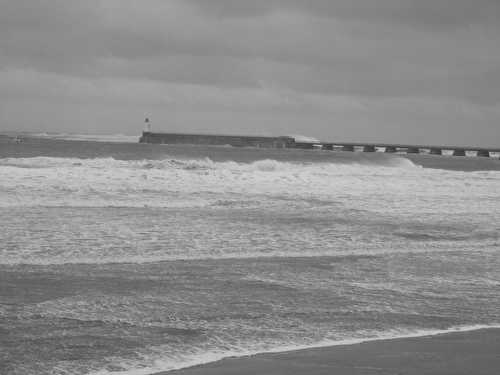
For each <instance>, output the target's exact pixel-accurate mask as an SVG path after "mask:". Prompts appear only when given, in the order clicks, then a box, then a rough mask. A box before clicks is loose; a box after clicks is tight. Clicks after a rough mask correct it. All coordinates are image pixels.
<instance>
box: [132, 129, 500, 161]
mask: <svg viewBox="0 0 500 375" xmlns="http://www.w3.org/2000/svg"><path fill="white" fill-rule="evenodd" d="M139 142H140V143H154V144H192V145H213V146H224V145H229V146H232V147H262V148H296V149H311V150H314V149H316V150H330V151H349V152H386V153H405V154H431V155H452V156H477V157H493V156H495V154H496V156H497V157H498V156H500V148H484V147H473V146H471V147H464V146H444V145H443V146H438V145H408V144H388V143H346V142H300V141H296V140H295V138H293V137H289V136H281V137H258V136H239V135H209V134H185V133H153V132H148V131H145V132H143V133H142V136H141V137H140V139H139Z"/></svg>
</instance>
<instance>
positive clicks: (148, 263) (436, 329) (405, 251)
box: [0, 134, 500, 375]
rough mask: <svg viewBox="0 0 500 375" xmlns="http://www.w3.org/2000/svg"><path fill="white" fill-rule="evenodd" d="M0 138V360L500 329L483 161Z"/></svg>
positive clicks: (149, 362)
mask: <svg viewBox="0 0 500 375" xmlns="http://www.w3.org/2000/svg"><path fill="white" fill-rule="evenodd" d="M2 139H4V140H3V141H2ZM2 139H0V373H1V374H5V375H14V374H15V375H17V374H19V375H21V374H22V375H40V374H42V375H43V374H51V375H53V374H56V375H70V374H71V375H73V374H74V375H78V374H93V375H109V374H116V375H145V374H154V373H157V372H160V371H169V370H174V369H180V368H184V367H189V366H193V365H198V364H202V363H207V362H212V361H216V360H219V359H221V358H225V357H234V356H245V355H253V354H256V353H266V352H279V351H288V350H295V349H303V348H314V347H320V346H329V345H338V344H349V343H356V342H362V341H369V340H376V339H381V338H384V339H390V338H395V337H412V336H423V335H433V334H438V333H443V332H452V331H464V330H473V329H478V328H487V327H499V326H500V160H498V158H489V159H487V158H478V157H452V156H435V155H411V156H408V157H407V156H405V155H397V154H385V153H382V152H376V153H362V152H332V151H321V150H292V149H283V150H276V149H253V148H233V147H229V146H227V147H226V146H220V147H215V146H189V145H151V144H139V143H138V142H137V141H138V137H125V136H82V135H71V134H62V135H61V134H37V135H34V134H32V135H24V136H23V137H22V139H21V140H22V142H12V141H6V140H5V139H7V138H5V137H4V138H2ZM11 140H12V139H11Z"/></svg>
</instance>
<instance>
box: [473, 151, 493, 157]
mask: <svg viewBox="0 0 500 375" xmlns="http://www.w3.org/2000/svg"><path fill="white" fill-rule="evenodd" d="M476 155H477V156H480V157H483V158H489V157H490V152H489V151H488V150H477V154H476Z"/></svg>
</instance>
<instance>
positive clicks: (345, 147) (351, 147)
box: [342, 145, 354, 152]
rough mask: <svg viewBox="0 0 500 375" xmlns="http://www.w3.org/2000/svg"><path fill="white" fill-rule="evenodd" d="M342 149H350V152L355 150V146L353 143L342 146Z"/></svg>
mask: <svg viewBox="0 0 500 375" xmlns="http://www.w3.org/2000/svg"><path fill="white" fill-rule="evenodd" d="M342 151H350V152H353V151H354V146H351V145H344V146H343V147H342Z"/></svg>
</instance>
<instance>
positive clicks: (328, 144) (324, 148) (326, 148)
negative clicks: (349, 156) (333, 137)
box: [323, 143, 333, 151]
mask: <svg viewBox="0 0 500 375" xmlns="http://www.w3.org/2000/svg"><path fill="white" fill-rule="evenodd" d="M323 150H329V151H332V150H333V145H332V144H330V143H325V144H324V145H323Z"/></svg>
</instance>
